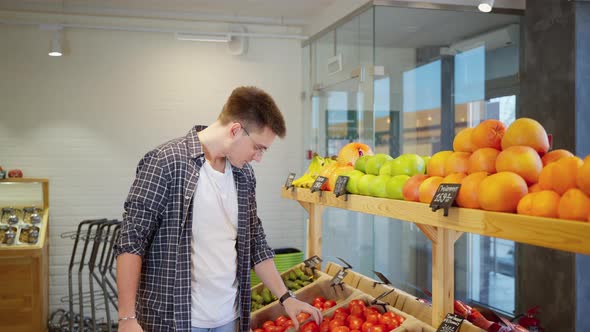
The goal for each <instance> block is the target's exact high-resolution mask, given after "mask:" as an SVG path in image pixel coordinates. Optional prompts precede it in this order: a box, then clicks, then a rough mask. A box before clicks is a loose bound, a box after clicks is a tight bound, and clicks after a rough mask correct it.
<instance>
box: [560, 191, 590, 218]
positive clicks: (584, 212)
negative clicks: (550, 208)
mask: <svg viewBox="0 0 590 332" xmlns="http://www.w3.org/2000/svg"><path fill="white" fill-rule="evenodd" d="M558 214H559V218H561V219H570V220H580V221H588V215H589V214H590V198H588V196H586V194H584V192H582V191H581V190H580V189H577V188H572V189H569V190H568V191H566V192H565V193H564V194H563V196H561V200H560V201H559V210H558Z"/></svg>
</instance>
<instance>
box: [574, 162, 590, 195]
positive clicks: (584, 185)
mask: <svg viewBox="0 0 590 332" xmlns="http://www.w3.org/2000/svg"><path fill="white" fill-rule="evenodd" d="M586 159H588V157H586ZM576 184H577V185H578V188H580V189H581V190H582V191H583V192H584V193H585V194H586V195H590V160H589V161H587V162H584V165H582V167H580V168H578V174H577V175H576Z"/></svg>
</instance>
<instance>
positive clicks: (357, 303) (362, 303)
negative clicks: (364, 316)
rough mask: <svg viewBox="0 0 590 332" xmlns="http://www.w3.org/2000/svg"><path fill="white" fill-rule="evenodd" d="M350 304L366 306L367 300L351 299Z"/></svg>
mask: <svg viewBox="0 0 590 332" xmlns="http://www.w3.org/2000/svg"><path fill="white" fill-rule="evenodd" d="M348 305H349V306H351V305H360V306H361V307H366V305H365V301H363V300H358V299H357V300H351V301H350V303H348Z"/></svg>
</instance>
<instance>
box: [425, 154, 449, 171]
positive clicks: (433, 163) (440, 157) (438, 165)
mask: <svg viewBox="0 0 590 332" xmlns="http://www.w3.org/2000/svg"><path fill="white" fill-rule="evenodd" d="M451 154H453V151H440V152H437V153H435V154H434V155H433V156H432V157H431V158H430V160H429V161H428V165H427V166H426V173H427V174H428V175H430V176H445V163H446V161H447V158H448V157H449V156H450V155H451Z"/></svg>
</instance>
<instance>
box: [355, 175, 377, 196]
mask: <svg viewBox="0 0 590 332" xmlns="http://www.w3.org/2000/svg"><path fill="white" fill-rule="evenodd" d="M376 177H377V176H376V175H373V174H365V175H363V176H361V178H360V179H359V180H358V182H357V189H358V192H359V194H361V195H365V196H370V195H371V191H370V188H371V182H372V180H373V179H374V178H376Z"/></svg>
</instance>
